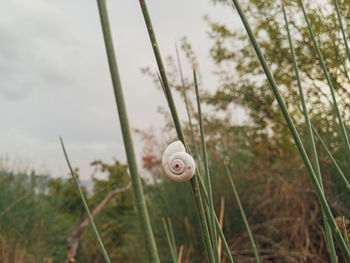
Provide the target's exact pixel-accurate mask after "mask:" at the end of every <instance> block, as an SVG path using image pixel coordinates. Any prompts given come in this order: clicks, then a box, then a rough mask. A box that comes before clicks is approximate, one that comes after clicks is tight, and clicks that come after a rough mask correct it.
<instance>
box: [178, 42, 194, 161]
mask: <svg viewBox="0 0 350 263" xmlns="http://www.w3.org/2000/svg"><path fill="white" fill-rule="evenodd" d="M175 51H176V58H177V65H178V68H179V72H180V78H181V84H182V94H183V97H184V101H185V105H186V112H187V117H188V123H189V125H190V131H191V139H192V143H193V144H194V147H195V151H196V155H197V157H199V150H198V147H197V144H196V141H195V140H194V130H193V125H192V118H191V111H190V107H189V103H188V99H187V95H186V89H185V80H184V77H183V74H182V67H181V61H180V56H179V51H178V49H177V45H176V43H175Z"/></svg>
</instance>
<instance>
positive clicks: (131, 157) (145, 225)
mask: <svg viewBox="0 0 350 263" xmlns="http://www.w3.org/2000/svg"><path fill="white" fill-rule="evenodd" d="M97 4H98V9H99V14H100V19H101V26H102V31H103V36H104V42H105V46H106V52H107V57H108V64H109V69H110V73H111V78H112V83H113V90H114V96H115V100H116V104H117V108H118V115H119V122H120V126H121V130H122V134H123V141H124V147H125V152H126V156H127V160H128V164H129V171H130V175H131V182H132V188H133V193H134V197H135V202H136V208H137V211H138V215H139V220H140V223H141V228H142V231H143V235H144V238H145V240H146V248H147V251H148V253H149V257H150V260H151V262H160V260H159V255H158V251H157V246H156V243H155V240H154V235H153V231H152V227H151V223H150V219H149V215H148V211H147V207H146V202H145V198H144V193H143V189H142V183H141V179H140V176H139V172H138V168H137V163H136V158H135V151H134V147H133V142H132V137H131V133H130V127H129V121H128V116H127V111H126V107H125V102H124V97H123V91H122V86H121V82H120V77H119V72H118V66H117V61H116V56H115V52H114V47H113V40H112V35H111V30H110V25H109V19H108V13H107V6H106V1H105V0H97Z"/></svg>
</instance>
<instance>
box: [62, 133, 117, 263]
mask: <svg viewBox="0 0 350 263" xmlns="http://www.w3.org/2000/svg"><path fill="white" fill-rule="evenodd" d="M60 142H61V146H62V150H63V154H64V157H65V159H66V162H67V165H68V167H69V170H70V174H71V176H72V178H73V181H74V183H75V186H76V187H77V189H78V192H79V195H80V198H81V201H82V202H83V205H84V209H85V211H86V213H87V215H88V218H89V221H90V226H91V227H92V230H93V232H94V234H95V237H96V240H97V243H98V244H99V245H100V247H101V250H102V255H103V258H104V259H105V261H106V262H107V263H110V262H111V260H110V259H109V256H108V254H107V251H106V249H105V246H104V245H103V242H102V239H101V237H100V234H99V233H98V230H97V227H96V225H95V222H94V219H93V218H92V215H91V213H90V210H89V207H88V205H87V202H86V199H85V196H84V193H83V191H82V189H81V187H80V183H79V179H78V177H77V175H76V174H75V172H74V170H73V168H72V165H71V164H70V161H69V158H68V154H67V152H66V148H65V147H64V143H63V140H62V138H61V137H60Z"/></svg>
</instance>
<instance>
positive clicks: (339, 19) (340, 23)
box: [334, 0, 350, 62]
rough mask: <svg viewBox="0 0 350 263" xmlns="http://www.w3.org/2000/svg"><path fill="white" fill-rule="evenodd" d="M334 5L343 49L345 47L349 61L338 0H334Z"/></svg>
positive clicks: (349, 51)
mask: <svg viewBox="0 0 350 263" xmlns="http://www.w3.org/2000/svg"><path fill="white" fill-rule="evenodd" d="M334 6H335V11H336V13H337V17H338V21H339V26H340V30H341V33H342V35H343V39H344V44H345V49H346V54H347V55H348V59H349V62H350V49H349V44H348V41H347V39H346V34H345V30H344V27H343V22H342V19H341V16H340V12H339V6H338V1H337V0H334Z"/></svg>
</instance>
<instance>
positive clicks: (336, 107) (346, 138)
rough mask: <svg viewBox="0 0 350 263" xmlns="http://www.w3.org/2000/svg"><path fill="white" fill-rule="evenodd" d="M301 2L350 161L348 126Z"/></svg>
mask: <svg viewBox="0 0 350 263" xmlns="http://www.w3.org/2000/svg"><path fill="white" fill-rule="evenodd" d="M299 3H300V6H301V10H302V11H303V14H304V18H305V21H306V24H307V27H308V29H309V33H310V35H311V39H312V42H313V44H314V47H315V49H316V53H317V56H318V60H319V62H320V65H321V68H322V70H323V73H324V75H325V77H326V79H327V83H328V86H329V89H330V91H331V95H332V99H333V106H334V109H335V112H336V115H337V118H338V122H339V126H340V137H341V138H342V140H343V142H344V144H345V151H346V154H347V156H348V160H349V161H350V143H349V138H348V135H347V132H346V128H345V125H344V122H343V120H342V118H341V115H340V111H339V108H338V103H337V100H336V98H335V93H334V87H333V83H332V81H331V78H330V76H329V73H328V71H327V68H326V65H325V63H324V59H323V56H322V53H321V50H320V48H319V46H318V44H317V41H316V39H315V35H314V33H313V30H312V27H311V24H310V21H309V18H308V16H307V14H306V11H305V7H304V4H303V1H302V0H299Z"/></svg>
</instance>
